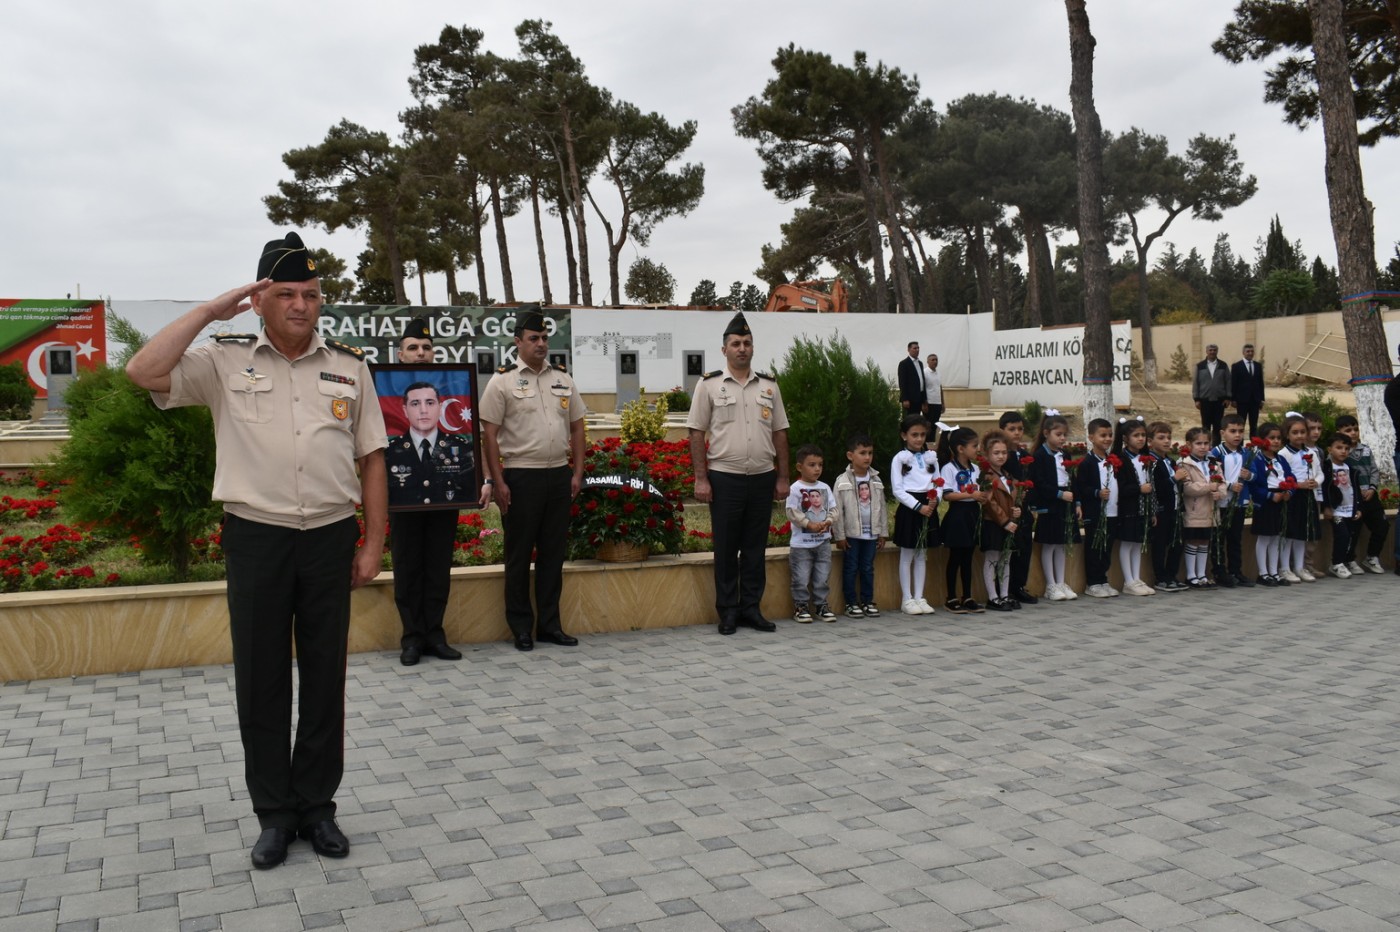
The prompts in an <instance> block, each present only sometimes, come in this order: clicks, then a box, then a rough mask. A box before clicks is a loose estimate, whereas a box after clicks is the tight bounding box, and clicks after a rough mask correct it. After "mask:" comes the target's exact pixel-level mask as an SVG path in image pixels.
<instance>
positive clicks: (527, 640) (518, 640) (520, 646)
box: [515, 634, 535, 650]
mask: <svg viewBox="0 0 1400 932" xmlns="http://www.w3.org/2000/svg"><path fill="white" fill-rule="evenodd" d="M515 649H516V650H534V649H535V642H534V639H533V638H531V637H530V635H528V634H517V635H516V636H515Z"/></svg>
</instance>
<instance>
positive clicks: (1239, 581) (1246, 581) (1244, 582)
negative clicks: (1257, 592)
mask: <svg viewBox="0 0 1400 932" xmlns="http://www.w3.org/2000/svg"><path fill="white" fill-rule="evenodd" d="M1235 585H1237V586H1240V587H1241V588H1244V589H1253V588H1254V580H1252V579H1250V578H1249V577H1247V576H1245V575H1243V574H1241V573H1236V574H1235Z"/></svg>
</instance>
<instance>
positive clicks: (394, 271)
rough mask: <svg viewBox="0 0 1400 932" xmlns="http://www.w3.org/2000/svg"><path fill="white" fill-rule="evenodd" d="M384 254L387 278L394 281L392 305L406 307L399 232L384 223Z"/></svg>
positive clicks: (406, 298)
mask: <svg viewBox="0 0 1400 932" xmlns="http://www.w3.org/2000/svg"><path fill="white" fill-rule="evenodd" d="M381 229H382V230H383V231H384V252H385V255H386V257H387V259H388V261H389V277H390V278H392V279H393V280H394V303H395V304H397V305H398V306H399V307H407V306H408V283H407V282H406V281H405V280H404V274H403V257H402V256H401V255H400V254H399V231H398V228H397V227H395V226H394V224H393V223H385V224H384V225H383V227H382V228H381Z"/></svg>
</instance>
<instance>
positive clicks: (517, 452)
mask: <svg viewBox="0 0 1400 932" xmlns="http://www.w3.org/2000/svg"><path fill="white" fill-rule="evenodd" d="M515 352H516V360H517V361H516V362H515V363H512V364H511V365H509V366H503V367H501V368H500V369H498V370H496V377H495V378H493V379H492V380H491V381H490V382H489V383H487V385H486V388H485V390H484V391H482V393H481V410H480V411H479V412H478V413H479V416H480V417H481V443H482V446H483V447H484V448H485V467H484V468H485V469H486V472H487V474H488V475H487V478H486V479H485V481H484V484H483V485H482V487H481V501H482V504H489V503H490V502H491V501H493V500H494V501H495V502H496V504H497V505H498V506H499V507H500V509H501V524H502V527H503V529H504V530H505V551H506V554H505V556H506V572H505V577H506V581H505V584H506V622H507V623H508V624H509V625H510V630H511V633H512V634H513V635H514V636H515V647H516V649H517V650H533V649H534V647H535V638H536V637H538V638H539V640H541V641H549V642H550V643H551V644H559V645H562V646H564V647H573V646H574V645H575V644H577V643H578V639H577V638H573V637H570V636H569V635H568V634H565V633H564V628H563V625H562V623H561V621H560V618H559V594H560V592H561V591H562V590H563V587H564V555H565V550H566V546H565V545H566V540H567V536H568V533H569V506H570V504H571V503H572V501H573V499H574V497H575V496H577V495H578V492H579V488H580V487H581V486H582V485H583V418H584V416H585V415H586V414H587V413H588V412H587V410H586V409H585V408H584V405H583V399H582V398H581V397H580V396H579V393H578V386H577V385H575V384H574V380H573V379H572V378H570V377H569V375H568V374H567V373H565V372H563V371H561V370H559V369H556V368H555V367H553V366H551V365H550V364H549V334H548V333H547V332H546V330H545V321H544V315H543V314H541V313H540V312H539V311H538V310H532V311H528V312H526V313H525V314H523V315H522V316H521V317H520V318H519V319H517V321H516V324H515ZM570 459H572V461H573V465H572V467H571V466H570V465H569V461H570ZM532 551H533V552H534V553H535V608H534V609H531V607H530V554H531V552H532Z"/></svg>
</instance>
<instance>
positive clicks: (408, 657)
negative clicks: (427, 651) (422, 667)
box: [399, 646, 423, 667]
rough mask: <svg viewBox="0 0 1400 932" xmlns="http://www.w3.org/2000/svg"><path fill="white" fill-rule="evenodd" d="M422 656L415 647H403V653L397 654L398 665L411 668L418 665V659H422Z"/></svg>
mask: <svg viewBox="0 0 1400 932" xmlns="http://www.w3.org/2000/svg"><path fill="white" fill-rule="evenodd" d="M422 656H423V652H422V651H421V650H419V649H418V648H417V647H414V646H409V647H405V648H404V649H403V653H401V654H399V663H401V664H403V665H404V666H406V667H411V666H413V665H414V664H416V663H418V661H419V659H420V658H422Z"/></svg>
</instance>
